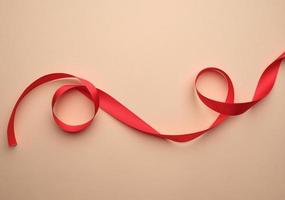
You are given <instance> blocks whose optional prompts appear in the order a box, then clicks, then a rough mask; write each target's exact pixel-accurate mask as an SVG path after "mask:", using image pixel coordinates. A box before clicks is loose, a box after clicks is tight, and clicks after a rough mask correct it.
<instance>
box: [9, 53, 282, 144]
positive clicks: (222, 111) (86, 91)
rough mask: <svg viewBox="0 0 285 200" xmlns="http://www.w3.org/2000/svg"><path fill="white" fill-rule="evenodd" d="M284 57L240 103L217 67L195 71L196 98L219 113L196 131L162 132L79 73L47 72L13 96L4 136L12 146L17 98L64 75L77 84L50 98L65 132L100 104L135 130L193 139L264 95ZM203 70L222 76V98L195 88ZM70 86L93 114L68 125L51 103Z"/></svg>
mask: <svg viewBox="0 0 285 200" xmlns="http://www.w3.org/2000/svg"><path fill="white" fill-rule="evenodd" d="M284 58H285V52H284V53H283V54H281V55H280V56H279V57H278V58H277V59H275V60H274V61H273V62H272V63H271V64H270V65H269V66H268V67H267V68H266V69H265V70H264V71H263V73H262V75H261V76H260V78H259V81H258V84H257V86H256V89H255V92H254V95H253V97H252V100H251V101H248V102H242V103H235V102H234V87H233V83H232V81H231V79H230V77H229V76H228V75H227V74H226V73H225V72H224V71H223V70H221V69H218V68H214V67H209V68H205V69H203V70H202V71H200V72H199V73H198V75H197V76H196V79H195V89H196V92H197V94H198V97H199V98H200V100H201V101H202V102H203V103H204V104H205V105H206V106H208V107H209V108H210V109H212V110H214V111H216V112H218V113H219V115H218V116H217V118H216V119H215V120H214V122H213V123H212V124H211V125H210V126H209V127H208V128H206V129H204V130H201V131H197V132H194V133H185V134H167V133H166V134H164V133H160V132H159V131H157V130H155V129H154V128H153V127H152V126H150V125H149V124H148V123H146V122H145V121H144V120H143V119H141V118H140V117H138V116H137V115H136V114H135V113H133V112H132V111H131V110H129V109H128V108H127V107H126V106H124V105H123V104H121V103H120V102H119V101H117V100H116V99H115V98H114V97H112V96H111V95H109V94H107V93H106V92H104V91H103V90H100V89H98V88H96V87H95V86H94V85H93V84H92V83H90V82H89V81H87V80H85V79H82V78H80V77H77V76H74V75H71V74H66V73H53V74H48V75H45V76H42V77H40V78H38V79H37V80H35V81H34V82H32V83H31V84H30V85H29V86H28V87H27V88H26V89H25V90H24V91H23V93H22V94H21V95H20V97H19V99H18V100H17V102H16V104H15V106H14V108H13V110H12V113H11V116H10V120H9V123H8V129H7V138H8V144H9V146H16V145H17V141H16V136H15V128H14V121H15V115H16V112H17V108H18V106H19V104H20V103H21V101H22V100H23V99H24V98H25V96H26V95H28V94H29V92H31V91H32V90H33V89H35V88H36V87H38V86H40V85H42V84H44V83H47V82H50V81H55V80H58V79H66V78H72V79H76V80H77V81H78V84H67V85H63V86H61V87H59V88H58V89H57V90H56V92H55V94H54V96H53V98H52V115H53V118H54V120H55V122H56V124H57V125H58V126H59V127H60V128H61V129H63V130H64V131H65V132H68V133H73V134H75V133H79V132H81V131H83V130H84V129H85V128H87V127H88V126H90V124H91V123H92V122H93V120H94V118H95V115H96V114H97V112H98V109H99V108H101V109H102V110H104V111H105V112H107V113H108V114H110V115H111V116H112V117H114V118H115V119H117V120H118V121H120V122H122V123H124V124H125V125H127V126H129V127H131V128H134V129H136V130H137V131H139V132H141V133H144V134H148V135H152V136H155V137H159V138H162V139H168V140H172V141H175V142H187V141H190V140H193V139H195V138H197V137H199V136H201V135H203V134H205V133H206V132H207V131H209V130H211V129H213V128H215V127H217V126H218V125H220V124H221V123H222V122H224V121H225V120H226V119H227V117H228V116H234V115H240V114H242V113H244V112H246V111H247V110H248V109H250V108H251V107H253V106H254V105H255V104H256V103H258V102H259V101H261V100H262V99H264V98H265V97H266V96H267V95H268V94H269V93H270V91H271V90H272V88H273V86H274V83H275V81H276V77H277V74H278V71H279V68H280V65H281V62H282V60H283V59H284ZM207 72H214V73H216V74H218V75H221V76H222V77H223V78H224V80H225V81H226V83H227V88H228V89H227V97H226V99H225V101H223V102H222V101H217V100H214V99H211V98H209V97H207V96H205V95H203V94H202V93H201V92H200V91H199V90H198V88H197V83H198V79H199V77H201V76H202V75H203V74H205V73H207ZM71 90H77V91H79V92H81V93H82V94H83V95H85V96H86V97H88V98H89V99H90V100H91V101H92V102H93V104H94V108H95V109H94V115H93V117H92V118H91V119H90V120H89V121H87V122H85V123H83V124H79V125H70V124H66V123H64V122H63V121H62V120H60V119H59V118H58V117H57V116H56V114H55V112H54V106H55V104H56V102H57V101H58V100H59V99H60V98H61V96H62V95H64V94H65V93H67V92H69V91H71Z"/></svg>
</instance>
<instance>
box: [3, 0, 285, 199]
mask: <svg viewBox="0 0 285 200" xmlns="http://www.w3.org/2000/svg"><path fill="white" fill-rule="evenodd" d="M284 18H285V1H284V0H279V1H278V0H271V1H265V0H262V1H260V0H259V1H258V0H255V1H248V0H241V1H227V0H222V1H200V0H199V1H198V0H197V1H193V0H191V1H186V0H184V1H183V0H175V1H174V0H173V1H168V0H167V1H163V0H159V1H157V0H154V1H153V0H152V1H148V0H147V1H146V0H141V1H137V0H129V1H128V0H122V1H116V0H104V1H103V0H102V1H93V0H89V1H74V0H73V1H70V0H65V1H62V0H59V1H58V0H57V1H55V0H54V1H36V0H34V1H32V0H25V1H20V0H19V1H15V0H0V74H1V77H0V78H1V79H0V80H1V82H0V92H1V100H0V102H1V103H0V122H1V123H0V127H1V129H0V132H1V141H0V199H1V200H16V199H25V200H38V199H40V200H48V199H68V200H73V199H74V200H75V199H84V200H85V199H100V200H107V199H108V200H113V199H124V200H131V199H139V200H141V199H144V200H149V199H155V200H157V199H159V200H160V199H161V200H174V199H179V200H186V199H187V200H188V199H199V200H200V199H201V200H208V199H211V200H214V199H216V200H220V199H227V200H233V199H239V200H246V199H248V200H252V199H258V200H268V199H272V200H281V199H285V170H284V169H285V158H284V153H285V146H284V144H285V123H284V116H285V109H284V106H285V95H284V92H285V70H284V68H282V69H281V72H280V76H279V77H278V80H277V84H276V87H275V88H274V90H273V92H272V93H271V95H270V97H268V98H267V99H266V100H265V101H264V102H262V103H261V104H260V105H258V106H257V107H255V108H254V109H253V110H251V111H249V112H248V113H246V114H244V115H242V116H239V117H236V118H233V119H231V120H229V121H228V122H227V123H225V124H224V125H222V126H221V127H219V128H218V129H216V130H214V131H212V132H211V133H210V135H207V136H204V137H202V138H200V139H198V140H195V141H194V142H189V143H186V144H176V143H171V142H166V141H161V140H159V139H154V138H153V137H148V136H145V135H141V134H138V133H137V132H136V131H134V130H131V129H129V128H127V127H125V126H124V125H122V124H120V123H118V122H117V121H115V120H114V119H112V118H111V117H109V116H108V115H107V114H105V113H104V112H102V111H101V112H99V114H98V115H97V117H96V121H95V123H94V124H93V125H92V126H91V127H90V128H89V129H88V130H86V131H85V132H84V133H83V134H80V135H76V136H71V135H68V134H64V133H63V132H62V131H61V130H59V129H58V128H57V127H56V126H55V123H54V122H53V121H52V118H51V114H50V100H51V95H52V93H53V91H54V90H55V89H56V87H57V86H58V85H59V83H52V84H48V85H45V86H43V87H41V88H40V89H38V90H35V91H34V92H33V93H32V94H31V95H30V96H29V97H27V98H26V99H25V101H24V102H23V104H22V105H21V107H20V109H19V113H18V114H17V120H16V130H17V136H18V142H19V145H18V146H17V147H16V148H15V149H9V148H8V147H7V144H6V136H5V132H6V126H7V121H8V118H9V114H10V111H11V109H12V106H13V104H14V102H15V101H16V99H17V97H18V96H19V94H20V92H21V91H22V90H23V89H24V88H25V86H27V84H29V83H30V82H31V81H32V80H34V79H35V78H37V77H39V76H40V75H43V74H46V73H51V72H69V73H72V74H75V75H78V76H81V77H84V78H86V79H88V80H90V81H92V82H93V83H94V84H95V85H96V86H97V87H99V88H101V89H103V90H105V91H107V92H109V93H110V94H112V95H113V96H114V97H116V98H117V99H119V100H120V101H121V102H123V103H124V104H126V105H128V107H130V108H131V109H133V110H134V111H135V112H136V113H138V114H139V115H140V116H141V117H143V118H144V119H146V121H148V122H150V123H151V124H153V126H154V127H155V128H157V129H158V130H161V131H165V132H166V133H168V132H169V133H173V132H177V133H179V132H186V131H194V130H199V129H202V128H205V127H207V126H208V125H209V124H210V123H211V122H212V120H213V119H214V117H215V115H216V114H215V113H213V112H211V111H209V110H208V109H206V108H205V107H204V106H203V105H202V104H201V103H200V102H199V101H198V100H197V98H196V96H195V95H194V93H193V80H194V77H195V75H196V74H197V72H198V71H199V70H201V69H202V68H204V67H206V66H220V67H222V69H224V70H225V71H226V72H228V73H229V74H230V75H231V77H232V79H233V81H234V83H235V87H236V93H237V99H238V100H240V101H242V100H249V99H250V97H251V96H252V93H253V90H254V87H255V85H256V82H257V79H258V77H259V76H260V73H261V72H262V70H263V69H264V68H265V66H266V65H267V64H269V63H270V62H271V61H272V60H273V59H274V58H275V57H276V56H278V55H279V54H280V53H281V52H282V51H284V49H285V37H284V36H285V20H284ZM283 66H284V64H283ZM205 78H206V79H203V80H201V84H200V86H201V88H202V89H203V91H204V92H206V93H207V94H209V95H210V96H211V97H215V98H217V99H221V98H222V97H223V96H224V92H225V89H224V85H223V82H222V81H221V80H219V79H217V78H215V77H212V76H208V77H205ZM207 78H208V79H207ZM87 102H88V101H87V100H85V99H84V98H83V97H81V96H80V95H78V94H71V95H69V96H67V97H66V98H65V99H64V100H63V101H62V102H61V105H59V107H58V112H59V114H60V116H61V117H62V118H63V119H65V120H66V121H68V122H74V123H77V122H80V121H83V120H84V119H86V118H87V117H88V116H90V114H91V109H90V108H91V107H92V106H91V105H90V104H88V103H87ZM86 103H87V104H86Z"/></svg>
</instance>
